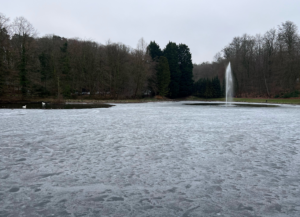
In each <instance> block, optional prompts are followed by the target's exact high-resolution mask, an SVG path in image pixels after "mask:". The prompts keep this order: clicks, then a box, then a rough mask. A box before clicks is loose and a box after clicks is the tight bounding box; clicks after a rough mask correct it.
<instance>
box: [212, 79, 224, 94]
mask: <svg viewBox="0 0 300 217" xmlns="http://www.w3.org/2000/svg"><path fill="white" fill-rule="evenodd" d="M212 86H213V89H214V96H213V97H214V98H219V97H221V95H222V93H221V92H222V91H221V84H220V80H219V78H218V76H216V77H214V78H213V79H212Z"/></svg>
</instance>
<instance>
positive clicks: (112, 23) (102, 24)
mask: <svg viewBox="0 0 300 217" xmlns="http://www.w3.org/2000/svg"><path fill="white" fill-rule="evenodd" d="M0 5H1V8H0V13H3V14H4V15H5V16H7V17H9V18H10V19H11V21H13V19H14V18H15V17H19V16H23V17H25V18H26V19H27V20H28V21H29V22H30V23H31V24H32V25H33V26H34V27H35V29H36V30H37V31H38V32H39V36H40V37H41V36H44V35H46V34H55V35H58V36H61V37H66V38H74V37H78V38H81V39H91V40H94V41H96V42H98V43H101V44H105V43H106V42H107V40H109V39H110V40H111V41H112V42H121V43H123V44H126V45H129V46H131V47H133V48H135V47H136V45H137V42H138V40H139V39H140V38H141V37H143V38H144V39H145V41H146V42H148V43H149V42H150V41H154V40H155V42H157V43H158V44H159V45H160V47H161V48H162V49H163V48H164V47H165V46H166V44H167V43H168V42H169V41H172V42H176V43H177V44H179V43H184V44H186V45H188V46H189V48H190V50H191V53H192V59H193V62H194V63H202V62H204V61H212V60H213V57H214V55H215V54H216V53H217V52H219V51H221V50H222V49H223V48H224V47H225V46H226V45H227V44H229V43H230V42H231V40H232V39H233V37H235V36H241V35H243V34H244V33H247V34H250V35H256V34H259V33H260V34H264V33H265V32H266V31H268V30H269V29H271V28H274V27H277V26H278V25H280V24H281V23H282V22H285V21H287V20H289V21H292V22H294V23H295V24H296V25H297V26H298V27H300V0H227V1H225V0H205V1H204V0H184V1H179V0H177V1H176V0H152V1H150V0H105V1H104V0H51V1H50V0H0Z"/></svg>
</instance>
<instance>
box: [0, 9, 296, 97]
mask: <svg viewBox="0 0 300 217" xmlns="http://www.w3.org/2000/svg"><path fill="white" fill-rule="evenodd" d="M0 57H1V58H0V97H2V98H5V97H6V98H7V97H8V98H14V97H15V98H34V97H53V98H76V97H78V96H82V95H86V96H89V97H95V98H112V99H113V98H114V99H115V98H140V97H144V96H154V95H160V96H162V97H169V98H178V97H186V96H190V95H195V96H199V97H206V98H212V97H222V96H224V88H225V85H224V73H225V68H226V66H227V64H228V62H229V61H230V62H231V66H232V72H233V77H234V84H235V88H234V89H235V91H234V92H235V96H238V97H293V96H298V94H299V90H300V82H299V78H300V36H299V34H298V30H297V26H296V25H295V24H294V23H292V22H290V21H287V22H285V23H282V24H281V25H280V26H278V27H277V28H276V29H271V30H269V31H268V32H266V33H265V34H264V35H256V36H249V35H247V34H245V35H243V36H241V37H235V38H234V39H233V40H232V42H231V43H230V44H229V45H227V46H226V47H225V48H224V49H223V50H222V51H221V52H220V53H218V54H217V55H216V56H215V60H214V61H213V62H211V63H209V62H205V63H202V64H199V65H197V64H193V63H192V57H191V53H190V50H189V47H188V46H187V45H185V44H179V45H178V44H176V43H174V42H169V43H168V44H167V45H166V47H165V48H164V49H161V48H160V47H159V45H158V44H157V43H155V41H151V42H150V43H149V44H146V42H145V41H144V40H143V38H141V39H140V40H139V41H138V43H137V47H136V48H135V49H133V48H131V47H129V46H126V45H124V44H122V43H112V42H110V41H108V42H107V43H106V44H105V45H103V44H99V43H97V42H94V41H91V40H81V39H78V38H71V39H67V38H63V37H60V36H56V35H46V36H43V37H38V36H37V33H36V30H35V29H34V27H33V26H32V25H31V24H30V22H29V21H27V20H26V19H25V18H24V17H17V18H15V19H14V20H13V21H10V20H9V18H7V17H5V16H4V15H3V14H0Z"/></svg>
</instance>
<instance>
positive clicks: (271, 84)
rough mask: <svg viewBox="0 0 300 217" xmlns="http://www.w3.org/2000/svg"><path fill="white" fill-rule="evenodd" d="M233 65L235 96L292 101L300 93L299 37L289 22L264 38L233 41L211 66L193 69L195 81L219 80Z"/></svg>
mask: <svg viewBox="0 0 300 217" xmlns="http://www.w3.org/2000/svg"><path fill="white" fill-rule="evenodd" d="M228 62H231V67H232V72H233V78H234V86H235V87H234V90H235V91H234V92H235V95H236V96H240V97H289V96H291V97H293V96H298V94H297V93H299V90H300V81H299V79H300V36H299V34H298V28H297V26H296V25H295V24H294V23H293V22H291V21H286V22H284V23H282V24H281V25H279V26H278V27H277V28H273V29H271V30H269V31H267V32H266V33H265V34H263V35H261V34H257V35H255V36H250V35H247V34H244V35H243V36H241V37H235V38H233V40H232V42H231V43H229V45H227V46H226V47H225V48H224V49H223V50H222V51H221V52H219V53H218V54H216V56H215V58H214V61H213V62H212V63H208V62H206V63H202V64H199V65H194V72H193V73H194V77H195V78H196V80H198V79H200V78H205V77H210V78H211V77H214V76H217V75H218V76H219V78H220V80H223V78H224V73H225V67H226V66H227V64H228Z"/></svg>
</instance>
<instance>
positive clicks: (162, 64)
mask: <svg viewBox="0 0 300 217" xmlns="http://www.w3.org/2000/svg"><path fill="white" fill-rule="evenodd" d="M157 82H158V85H157V86H158V94H159V95H161V96H166V95H167V94H168V92H169V84H170V69H169V63H168V59H167V58H166V57H163V56H161V57H160V58H159V63H158V67H157Z"/></svg>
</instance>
